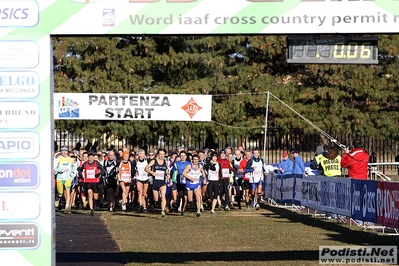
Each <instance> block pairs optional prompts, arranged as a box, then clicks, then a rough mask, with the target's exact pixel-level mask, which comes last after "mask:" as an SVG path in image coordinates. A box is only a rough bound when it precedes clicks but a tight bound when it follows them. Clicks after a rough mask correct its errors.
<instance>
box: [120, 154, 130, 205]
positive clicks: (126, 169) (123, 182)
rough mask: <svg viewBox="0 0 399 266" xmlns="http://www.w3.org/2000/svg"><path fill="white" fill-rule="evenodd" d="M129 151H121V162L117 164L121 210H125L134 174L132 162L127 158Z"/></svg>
mask: <svg viewBox="0 0 399 266" xmlns="http://www.w3.org/2000/svg"><path fill="white" fill-rule="evenodd" d="M129 156H130V155H129V152H126V151H124V152H123V153H122V158H123V159H122V162H121V163H120V165H119V176H118V181H119V186H120V188H121V190H122V211H126V204H127V203H128V200H129V192H130V183H131V182H132V177H133V176H134V167H133V166H132V162H131V161H130V160H129Z"/></svg>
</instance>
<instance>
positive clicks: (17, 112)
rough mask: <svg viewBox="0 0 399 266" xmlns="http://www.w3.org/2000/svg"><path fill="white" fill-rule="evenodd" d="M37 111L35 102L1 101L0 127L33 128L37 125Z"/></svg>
mask: <svg viewBox="0 0 399 266" xmlns="http://www.w3.org/2000/svg"><path fill="white" fill-rule="evenodd" d="M39 112H40V111H39V105H37V104H36V103H35V102H3V103H1V105H0V125H1V127H2V128H35V127H37V126H38V125H39Z"/></svg>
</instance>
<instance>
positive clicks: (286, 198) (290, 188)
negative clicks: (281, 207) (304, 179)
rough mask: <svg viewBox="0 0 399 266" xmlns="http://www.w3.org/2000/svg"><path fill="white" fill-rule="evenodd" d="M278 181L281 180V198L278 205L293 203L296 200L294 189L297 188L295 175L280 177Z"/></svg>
mask: <svg viewBox="0 0 399 266" xmlns="http://www.w3.org/2000/svg"><path fill="white" fill-rule="evenodd" d="M277 178H278V179H280V180H281V186H280V191H281V198H280V199H278V201H277V202H278V203H293V200H294V187H295V175H278V176H277Z"/></svg>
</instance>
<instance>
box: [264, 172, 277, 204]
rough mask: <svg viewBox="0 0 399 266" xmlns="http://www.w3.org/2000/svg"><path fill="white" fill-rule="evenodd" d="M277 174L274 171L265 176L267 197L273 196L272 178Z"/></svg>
mask: <svg viewBox="0 0 399 266" xmlns="http://www.w3.org/2000/svg"><path fill="white" fill-rule="evenodd" d="M273 176H275V174H274V173H273V172H269V174H268V175H266V177H265V185H264V186H265V189H264V192H265V198H272V178H273Z"/></svg>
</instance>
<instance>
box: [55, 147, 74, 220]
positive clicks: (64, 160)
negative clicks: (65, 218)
mask: <svg viewBox="0 0 399 266" xmlns="http://www.w3.org/2000/svg"><path fill="white" fill-rule="evenodd" d="M68 154H69V151H68V148H67V147H65V146H63V147H62V148H61V156H59V157H57V158H56V159H55V162H54V171H55V173H56V174H57V177H56V179H57V192H58V196H59V199H61V198H62V195H65V201H66V203H65V212H64V213H70V212H71V208H70V205H69V204H70V201H71V199H70V195H71V184H72V178H73V175H74V173H75V165H74V163H73V160H72V159H71V157H69V155H68Z"/></svg>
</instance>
